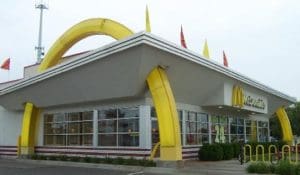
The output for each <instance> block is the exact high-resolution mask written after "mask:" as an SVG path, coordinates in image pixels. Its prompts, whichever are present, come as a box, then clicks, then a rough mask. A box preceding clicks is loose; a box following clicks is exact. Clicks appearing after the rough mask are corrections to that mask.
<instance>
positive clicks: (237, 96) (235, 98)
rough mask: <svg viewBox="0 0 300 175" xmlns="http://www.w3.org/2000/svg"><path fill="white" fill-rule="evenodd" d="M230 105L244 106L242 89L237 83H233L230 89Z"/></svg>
mask: <svg viewBox="0 0 300 175" xmlns="http://www.w3.org/2000/svg"><path fill="white" fill-rule="evenodd" d="M232 106H236V107H240V108H242V107H243V106H244V90H243V88H242V87H240V86H238V85H235V86H234V87H233V89H232Z"/></svg>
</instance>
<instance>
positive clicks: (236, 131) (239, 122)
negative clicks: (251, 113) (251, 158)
mask: <svg viewBox="0 0 300 175" xmlns="http://www.w3.org/2000/svg"><path fill="white" fill-rule="evenodd" d="M229 124H230V134H231V142H239V141H244V140H245V138H244V137H245V135H244V119H243V118H239V117H230V118H229Z"/></svg>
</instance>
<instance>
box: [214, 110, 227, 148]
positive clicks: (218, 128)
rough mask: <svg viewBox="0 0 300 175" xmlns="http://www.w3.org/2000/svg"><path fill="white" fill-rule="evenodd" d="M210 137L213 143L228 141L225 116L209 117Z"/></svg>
mask: <svg viewBox="0 0 300 175" xmlns="http://www.w3.org/2000/svg"><path fill="white" fill-rule="evenodd" d="M211 137H212V142H213V143H227V142H229V134H228V117H226V116H212V117H211Z"/></svg>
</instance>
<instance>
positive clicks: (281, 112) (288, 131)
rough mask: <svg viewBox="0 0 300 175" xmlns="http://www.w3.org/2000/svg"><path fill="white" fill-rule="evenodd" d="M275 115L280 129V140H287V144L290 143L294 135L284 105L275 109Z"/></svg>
mask: <svg viewBox="0 0 300 175" xmlns="http://www.w3.org/2000/svg"><path fill="white" fill-rule="evenodd" d="M276 115H277V118H278V120H279V123H280V126H281V130H282V140H283V141H286V142H288V143H289V144H292V141H293V137H294V136H293V132H292V127H291V123H290V120H289V117H288V115H287V113H286V112H285V109H284V107H280V108H278V109H277V111H276Z"/></svg>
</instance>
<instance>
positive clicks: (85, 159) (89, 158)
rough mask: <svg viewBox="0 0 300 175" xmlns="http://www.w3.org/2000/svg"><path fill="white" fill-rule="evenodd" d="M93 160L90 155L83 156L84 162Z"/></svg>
mask: <svg viewBox="0 0 300 175" xmlns="http://www.w3.org/2000/svg"><path fill="white" fill-rule="evenodd" d="M91 160H92V158H91V157H88V156H86V157H84V158H83V162H86V163H90V162H91Z"/></svg>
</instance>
